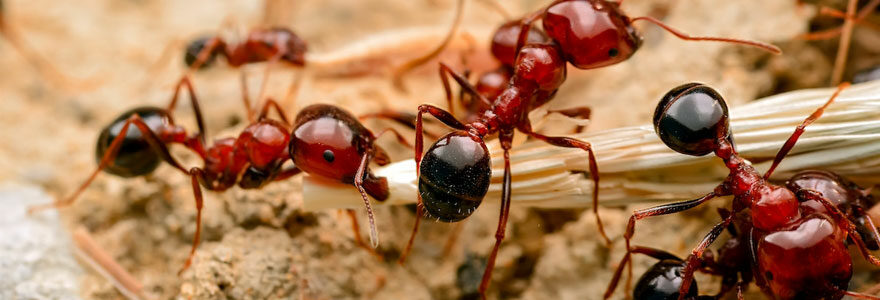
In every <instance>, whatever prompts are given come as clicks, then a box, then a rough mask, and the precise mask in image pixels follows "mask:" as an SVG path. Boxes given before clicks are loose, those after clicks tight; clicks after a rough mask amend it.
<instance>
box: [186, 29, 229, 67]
mask: <svg viewBox="0 0 880 300" xmlns="http://www.w3.org/2000/svg"><path fill="white" fill-rule="evenodd" d="M212 39H214V37H210V36H207V37H200V38H198V39H195V40H193V41H192V42H190V43H189V45H187V46H186V52H184V55H183V61H184V62H185V63H186V65H187V66H188V67H192V66H193V64H195V63H196V60H198V56H199V53H202V50H204V49H205V46H207V45H208V43H209V42H210V41H211V40H212ZM222 52H223V50H222V49H221V47H216V48H214V50H212V51H211V53H210V54H208V58H207V59H206V60H205V61H204V62H202V64H201V65H200V66H199V69H204V68H207V67H210V66H211V65H212V64H213V63H214V61H215V60H217V55H220V54H221V53H222Z"/></svg>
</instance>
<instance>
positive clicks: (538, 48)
mask: <svg viewBox="0 0 880 300" xmlns="http://www.w3.org/2000/svg"><path fill="white" fill-rule="evenodd" d="M514 77H515V78H514V81H515V82H523V81H528V82H531V83H533V84H535V87H537V88H538V90H540V91H555V90H556V89H557V88H559V86H560V85H562V82H564V81H565V60H563V59H562V57H561V56H560V55H559V48H558V47H557V46H556V45H551V44H543V45H542V44H528V45H525V46H523V48H522V49H520V50H519V55H517V56H516V69H515V70H514Z"/></svg>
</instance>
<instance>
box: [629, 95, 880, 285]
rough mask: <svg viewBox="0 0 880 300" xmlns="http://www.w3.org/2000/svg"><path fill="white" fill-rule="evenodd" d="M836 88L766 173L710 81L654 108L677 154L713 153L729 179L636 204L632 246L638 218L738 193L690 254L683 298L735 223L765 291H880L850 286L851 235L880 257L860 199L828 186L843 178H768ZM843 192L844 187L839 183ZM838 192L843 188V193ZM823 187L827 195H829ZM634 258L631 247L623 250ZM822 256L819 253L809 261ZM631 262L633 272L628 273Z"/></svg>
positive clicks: (807, 175)
mask: <svg viewBox="0 0 880 300" xmlns="http://www.w3.org/2000/svg"><path fill="white" fill-rule="evenodd" d="M845 86H846V85H841V86H840V88H838V90H837V92H835V94H834V95H833V96H832V97H831V98H830V99H829V100H828V102H826V103H825V105H823V106H822V107H820V108H819V109H817V110H816V111H815V112H814V113H813V114H811V115H810V116H809V117H807V119H806V120H805V121H804V122H803V123H802V124H801V125H800V126H798V127H797V129H795V131H794V133H793V134H792V135H791V137H789V139H788V140H787V141H786V142H785V144H784V145H783V146H782V148H781V149H780V151H779V152H778V153H777V155H776V158H775V159H774V161H773V163H772V164H771V167H770V169H769V170H768V171H767V172H766V173H764V175H761V174H760V173H759V172H758V171H757V170H755V169H754V168H753V167H752V166H751V165H750V164H749V163H748V162H747V161H745V160H744V159H743V158H741V157H740V156H739V154H738V153H737V152H736V149H735V148H734V144H733V141H732V139H731V138H730V130H729V121H728V117H727V105H726V104H725V102H724V100H723V98H722V97H721V95H719V94H718V93H717V92H716V91H715V90H713V89H711V88H709V87H708V86H705V85H702V84H698V83H690V84H685V85H682V86H679V87H677V88H675V89H673V90H671V91H670V92H669V93H667V94H666V95H665V96H664V97H663V98H662V100H661V101H660V103H659V104H658V106H657V109H656V110H655V113H654V128H655V131H656V132H657V135H658V136H659V137H660V139H661V140H662V141H663V142H664V143H665V144H666V145H667V146H668V147H669V148H670V149H672V150H675V151H677V152H679V153H683V154H687V155H694V156H702V155H706V154H709V153H713V152H714V153H715V155H716V156H718V157H719V158H721V159H722V160H723V161H724V163H725V166H726V167H727V168H728V169H729V170H730V174H729V175H728V177H727V178H726V179H725V180H724V182H722V183H721V184H720V185H718V186H717V187H716V188H715V189H714V190H713V191H712V192H710V193H709V194H707V195H705V196H702V197H700V198H697V199H694V200H689V201H683V202H676V203H671V204H666V205H660V206H657V207H653V208H648V209H641V210H637V211H636V212H634V213H633V215H632V217H630V220H629V222H628V224H627V227H626V232H625V234H624V238H625V239H626V243H627V249H630V247H629V241H630V239H631V238H632V236H633V234H634V232H635V222H636V220H640V219H644V218H647V217H651V216H657V215H666V214H671V213H676V212H680V211H684V210H687V209H690V208H693V207H696V206H698V205H700V204H702V203H704V202H706V201H708V200H710V199H712V198H715V197H718V196H727V195H732V196H733V203H732V206H731V213H730V214H727V215H726V216H724V217H723V221H722V222H721V223H719V224H717V225H716V226H715V227H713V228H712V230H711V231H710V232H709V234H708V235H706V237H705V238H704V239H703V240H702V242H701V243H700V244H699V245H698V246H697V247H696V248H694V250H693V251H692V253H691V255H690V256H688V258H687V260H686V265H685V268H684V270H683V272H682V273H683V275H682V276H683V280H682V284H681V287H680V289H679V297H678V299H683V298H684V295H685V294H686V293H684V292H685V291H688V289H689V287H690V285H691V282H692V281H693V273H694V271H695V270H697V269H698V268H699V265H700V260H701V259H702V257H703V254H704V253H705V251H706V249H707V247H708V246H709V245H710V244H712V242H713V241H714V240H715V239H716V238H717V237H718V235H719V234H720V233H721V232H722V231H723V230H724V228H727V227H728V226H729V225H731V224H733V225H734V227H735V228H737V229H738V230H740V231H743V232H742V236H747V237H748V243H749V245H750V246H749V250H750V262H751V264H752V266H753V268H754V272H753V275H754V280H755V282H756V283H757V284H758V286H759V287H760V288H761V290H762V291H764V293H766V294H768V295H770V296H772V297H773V298H776V299H828V298H830V299H840V298H842V297H843V296H844V295H850V296H854V297H859V298H866V299H880V297H875V296H869V295H864V294H859V293H855V292H850V291H847V287H848V284H849V280H850V277H851V276H852V258H851V257H850V255H849V252H848V251H847V240H851V241H852V242H853V243H854V244H855V245H856V246H857V247H858V248H859V250H860V251H861V253H862V254H863V256H864V257H865V258H866V259H867V260H868V261H869V262H871V263H872V264H875V265H880V260H878V259H877V258H876V257H875V256H873V255H871V254H870V252H869V248H868V246H867V245H866V243H865V241H864V240H863V239H862V237H861V233H860V232H859V229H858V227H859V225H857V224H855V223H854V222H853V221H852V220H851V218H858V216H857V215H856V214H854V213H852V212H849V213H848V212H846V211H845V210H846V206H850V205H861V204H858V203H857V201H851V200H849V198H846V199H847V200H845V201H844V200H841V201H840V202H836V203H835V202H834V201H832V199H838V200H840V199H844V198H842V196H836V195H834V194H835V193H836V192H833V191H838V190H836V189H834V188H829V187H828V186H826V184H828V182H829V181H837V183H840V182H839V181H838V180H839V178H835V177H832V176H829V175H827V174H818V173H802V175H801V176H799V177H798V176H796V177H795V178H793V180H792V181H790V183H789V185H788V186H785V185H776V184H773V183H771V182H769V181H768V178H769V177H770V175H771V174H772V173H773V170H774V169H775V168H776V166H777V165H778V164H779V162H780V161H781V160H782V159H783V158H784V157H785V155H786V154H788V152H789V151H790V150H791V148H792V147H794V144H795V143H796V141H797V139H798V137H800V135H801V134H803V132H804V128H805V127H806V126H807V125H809V124H811V123H812V122H813V121H815V120H816V119H818V118H819V117H820V116H821V115H822V113H823V111H824V110H825V109H826V108H827V107H828V106H829V105H831V103H832V102H833V101H834V99H835V98H836V97H837V95H838V94H839V93H840V91H841V90H842V89H843V88H844V87H845ZM842 190H845V189H842ZM842 190H841V191H842ZM823 193H829V195H828V196H825V195H824V194H823ZM863 219H864V220H865V223H866V226H865V227H867V229H868V230H869V231H870V232H871V235H872V236H874V237H875V240H876V239H877V237H878V236H880V234H878V232H877V228H876V226H875V225H874V224H873V222H872V220H871V219H870V218H863ZM626 255H627V256H630V255H631V254H630V253H629V252H628V253H627V254H626ZM817 257H821V259H812V258H817ZM631 268H632V267H631V265H630V275H631V274H632V273H631Z"/></svg>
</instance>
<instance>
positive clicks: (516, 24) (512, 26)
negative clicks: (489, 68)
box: [492, 20, 551, 66]
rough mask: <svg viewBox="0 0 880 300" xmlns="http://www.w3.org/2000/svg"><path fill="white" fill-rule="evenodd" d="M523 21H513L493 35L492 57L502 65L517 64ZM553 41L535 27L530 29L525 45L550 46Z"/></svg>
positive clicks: (505, 24)
mask: <svg viewBox="0 0 880 300" xmlns="http://www.w3.org/2000/svg"><path fill="white" fill-rule="evenodd" d="M521 23H522V20H513V21H510V22H507V23H504V25H501V27H499V28H498V30H496V31H495V34H494V35H492V55H493V56H495V58H496V59H498V61H500V62H501V64H503V65H505V66H513V65H514V62H516V43H517V41H518V39H519V34H520V31H522V29H521V28H522V26H521ZM550 42H551V40H550V38H549V37H547V34H545V33H544V32H543V31H541V30H540V29H538V28H535V27H529V34H528V38H527V40H526V42H525V44H548V43H550Z"/></svg>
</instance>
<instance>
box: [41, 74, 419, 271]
mask: <svg viewBox="0 0 880 300" xmlns="http://www.w3.org/2000/svg"><path fill="white" fill-rule="evenodd" d="M184 86H185V87H186V88H187V89H188V91H189V95H190V102H191V104H192V107H193V112H194V113H195V117H196V122H197V124H198V127H199V131H198V132H196V133H195V134H188V133H187V131H186V129H184V128H183V127H181V126H179V125H176V124H175V123H174V118H173V117H172V110H173V109H174V107H175V105H176V103H177V99H178V94H179V91H180V89H181V88H182V87H184ZM244 102H245V106H246V107H247V108H248V118H249V120H250V125H248V126H247V127H245V128H244V130H242V133H241V134H239V135H238V136H237V137H234V138H222V139H218V140H215V141H214V143H213V145H210V146H208V144H206V142H205V127H204V122H203V120H202V115H201V109H200V107H199V104H198V99H197V97H196V94H195V92H194V90H193V87H192V84H191V83H190V81H189V79H188V78H187V77H184V78H183V79H182V80H181V81H180V82H179V83H178V84H177V88H176V90H175V92H174V96H173V97H172V100H171V103H170V104H169V105H168V107H167V108H158V107H140V108H136V109H132V110H129V111H127V112H125V113H123V114H122V115H121V116H119V117H118V118H117V119H116V120H114V121H113V122H112V123H110V125H108V126H107V127H105V128H104V130H103V131H102V132H101V135H100V136H99V138H98V145H97V151H96V154H97V158H98V160H99V165H98V167H97V168H96V169H95V171H94V172H93V173H92V174H91V176H89V177H88V179H87V180H86V181H85V182H84V183H83V184H82V185H81V186H80V187H79V188H78V189H77V190H76V192H74V193H73V194H72V195H71V196H69V197H67V198H64V199H59V200H58V201H56V202H54V203H49V204H46V205H41V206H36V207H32V208H31V209H30V211H31V212H34V211H37V210H41V209H46V208H51V207H56V208H59V207H63V206H67V205H70V204H72V203H73V202H74V201H75V200H76V198H77V197H78V196H79V195H80V194H81V193H82V192H83V191H84V190H85V189H86V188H87V187H88V186H89V184H91V182H92V181H93V180H94V179H95V177H96V176H97V175H98V174H99V173H100V172H101V171H105V172H107V173H110V174H114V175H117V176H120V177H135V176H143V175H147V174H150V173H152V172H153V171H154V170H155V169H156V168H157V167H158V166H159V165H160V164H161V162H162V161H164V162H166V163H168V164H170V165H171V166H173V167H174V168H176V169H178V170H180V171H181V172H183V173H184V174H187V175H189V176H190V177H191V179H192V188H193V194H194V198H195V203H196V210H197V213H196V231H195V235H194V237H193V245H192V249H191V251H190V255H189V257H188V258H187V261H186V263H185V264H184V266H183V268H182V269H181V272H182V271H184V270H185V269H187V268H188V267H189V266H190V264H191V263H192V258H193V255H194V254H195V250H196V249H197V248H198V244H199V240H200V234H201V216H202V206H203V198H202V191H201V189H202V187H204V188H205V189H208V190H212V191H225V190H227V189H229V188H231V187H234V186H236V185H237V186H238V187H240V188H242V189H259V188H261V187H263V186H265V185H266V184H269V183H271V182H274V181H281V180H285V179H287V178H290V177H292V176H294V175H297V174H299V173H300V172H303V171H305V172H307V173H309V174H312V175H314V176H318V177H321V178H325V179H327V180H329V181H336V182H343V183H348V184H352V185H354V186H355V187H356V188H357V189H358V190H359V191H360V193H361V195H362V197H363V199H364V204H365V206H366V209H367V214H368V217H369V220H370V228H371V231H370V237H371V241H372V243H373V247H375V246H376V245H377V244H378V234H377V232H376V229H375V221H374V220H373V212H372V209H371V206H370V202H369V200H368V198H367V195H368V194H369V195H370V196H372V197H374V198H376V199H377V200H384V199H386V198H387V197H388V184H387V181H386V180H385V178H384V177H376V176H375V175H373V174H372V173H371V172H370V170H369V168H368V164H369V162H370V161H376V162H377V163H379V164H387V163H388V162H390V159H389V158H388V155H387V154H386V152H385V151H384V150H382V148H381V147H379V146H378V145H375V144H374V142H375V140H376V138H377V137H378V136H375V135H373V133H372V132H371V131H369V130H368V129H366V128H365V127H364V126H363V125H361V124H360V123H359V122H358V121H357V119H356V118H355V117H354V116H352V115H351V114H349V113H348V112H346V111H344V110H342V109H341V108H338V107H335V106H331V105H311V106H307V107H305V108H303V109H302V110H301V111H300V112H299V114H298V115H297V118H296V119H295V123H293V124H291V123H290V122H289V121H288V119H287V116H286V114H285V113H284V111H283V109H282V108H281V107H280V106H279V105H278V103H277V102H275V101H274V100H271V99H269V100H267V101H266V102H265V104H264V105H263V106H262V108H261V109H260V111H259V115H258V116H256V117H254V114H252V113H251V111H250V104H249V101H248V100H247V97H244ZM271 108H274V109H275V110H276V112H277V113H278V115H279V116H280V120H274V119H270V118H268V114H269V110H270V109H271ZM132 127H133V128H132ZM384 132H393V133H395V134H396V135H397V136H398V139H399V140H400V141H401V142H403V143H405V140H404V139H403V137H402V136H401V135H400V134H398V133H397V132H395V131H393V130H392V129H387V130H386V131H383V133H384ZM380 135H381V134H380ZM171 144H181V145H183V146H185V147H186V148H187V149H189V150H191V151H192V152H194V153H195V154H197V155H198V156H199V157H200V158H201V159H202V161H203V162H204V165H203V167H201V168H199V167H193V168H190V169H187V168H185V167H184V166H183V165H181V164H180V163H179V162H178V161H177V160H176V159H175V158H174V157H173V156H172V155H171V153H170V152H169V150H168V146H169V145H171ZM288 160H292V161H293V162H294V163H295V165H293V166H287V167H285V166H284V165H285V163H286V162H287V161H288ZM349 212H350V216H352V222H354V227H355V239H356V241H357V242H358V244H360V245H362V246H363V247H364V248H367V249H370V248H368V247H366V245H364V244H363V242H362V241H361V240H360V235H359V232H357V231H358V230H357V221H356V219H355V218H354V214H353V213H352V212H351V211H349ZM370 250H371V251H372V249H370Z"/></svg>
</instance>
